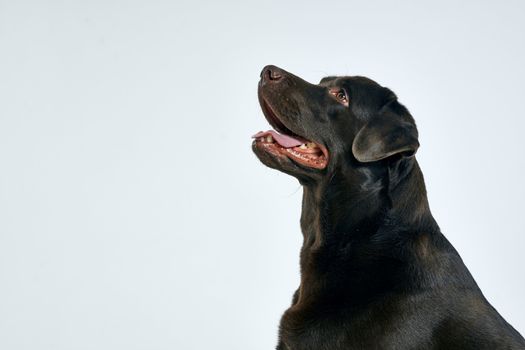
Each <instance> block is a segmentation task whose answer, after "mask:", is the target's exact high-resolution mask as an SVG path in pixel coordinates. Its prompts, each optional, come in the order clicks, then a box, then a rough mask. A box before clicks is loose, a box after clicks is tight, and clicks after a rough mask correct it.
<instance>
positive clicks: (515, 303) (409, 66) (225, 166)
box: [0, 0, 525, 350]
mask: <svg viewBox="0 0 525 350" xmlns="http://www.w3.org/2000/svg"><path fill="white" fill-rule="evenodd" d="M524 18H525V5H524V3H523V2H522V1H505V2H500V1H493V2H487V1H472V2H461V3H460V2H457V1H448V2H447V1H440V2H433V3H430V2H428V3H425V2H422V1H412V2H395V4H394V2H393V1H382V2H378V1H367V2H365V1H338V2H325V3H324V4H321V2H318V1H315V2H314V1H311V2H310V1H295V2H284V1H282V2H281V1H271V2H269V1H264V2H263V1H257V2H253V1H242V2H241V1H239V2H233V1H229V2H225V1H221V2H219V1H192V2H190V1H187V2H181V1H144V2H129V1H126V2H125V1H122V2H117V1H83V2H80V1H78V2H67V1H32V2H31V1H7V0H3V1H0V50H1V51H0V348H1V349H6V350H12V349H13V350H14V349H53V350H60V349H64V350H65V349H68V350H70V349H181V350H191V349H199V350H200V349H225V350H226V349H228V350H232V349H233V350H235V349H255V350H258V349H261V350H262V349H272V348H273V347H274V346H275V344H276V334H277V323H278V320H279V318H280V315H281V313H282V311H283V310H284V309H285V308H286V307H287V306H288V305H289V303H290V299H291V295H292V293H293V291H294V289H295V288H296V287H297V286H298V283H299V275H298V255H299V248H300V244H301V234H300V231H299V210H300V208H299V205H300V200H301V189H300V186H299V184H298V183H297V182H296V181H295V180H294V179H292V178H290V177H287V176H286V175H284V174H280V173H278V172H275V171H273V170H269V169H267V168H265V167H263V166H262V165H261V164H260V163H259V162H258V161H257V160H256V158H255V156H254V155H253V154H252V153H251V149H250V144H251V140H250V136H251V135H252V134H253V133H254V132H256V131H259V130H265V129H268V126H267V123H266V122H265V120H264V118H263V116H262V113H261V112H260V110H259V107H258V102H257V98H256V85H257V81H258V77H259V72H260V69H261V68H262V67H263V66H264V65H266V64H276V65H279V66H281V67H283V68H285V69H288V70H290V71H292V72H294V73H296V74H298V75H300V76H302V77H304V78H305V79H307V80H309V81H312V82H317V81H318V80H319V79H320V78H321V77H322V76H325V75H328V74H338V75H344V74H349V75H354V74H355V75H357V74H359V75H366V76H369V77H371V78H373V79H375V80H377V81H378V82H380V83H381V84H383V85H386V86H388V87H390V88H392V89H393V90H394V91H395V92H396V93H397V95H398V96H399V99H400V100H401V102H403V103H405V104H406V105H407V106H408V107H409V109H410V110H411V112H412V113H413V115H414V117H415V118H416V121H417V123H418V126H419V130H420V135H421V138H420V141H421V145H422V146H421V148H420V150H419V152H418V155H417V158H418V160H419V162H420V164H421V167H422V169H423V172H424V174H425V178H426V182H427V187H428V192H429V200H430V204H431V208H432V211H433V213H434V215H435V217H436V219H437V221H438V222H439V224H440V226H441V228H442V230H443V232H444V233H445V234H446V235H447V237H448V238H449V239H450V240H451V241H452V243H453V244H454V245H455V247H456V248H457V249H458V250H459V252H460V253H461V255H462V257H463V259H464V261H465V262H466V264H467V266H468V267H469V268H470V270H471V272H472V273H473V275H474V276H475V278H476V280H477V281H478V283H479V285H480V286H481V288H482V289H483V290H484V293H485V295H486V296H487V298H488V299H489V301H490V302H491V303H492V304H493V305H494V306H495V307H496V308H497V309H498V310H499V311H500V312H501V314H502V315H503V316H504V317H505V318H506V319H507V320H508V321H509V322H510V323H511V324H513V325H514V326H515V328H516V329H518V330H519V331H520V332H522V333H524V332H525V315H524V311H525V298H524V295H525V280H524V264H525V254H524V251H525V229H524V227H525V226H524V225H525V221H524V219H523V216H524V205H523V197H524V195H525V185H524V175H523V172H524V170H525V161H524V156H523V152H524V150H525V139H524V136H523V135H524V132H525V130H524V126H525V123H524V121H523V120H524V115H523V104H524V93H525V65H524V62H525V48H524V46H525V21H524Z"/></svg>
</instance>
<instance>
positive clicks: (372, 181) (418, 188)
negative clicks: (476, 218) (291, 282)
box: [253, 66, 525, 350]
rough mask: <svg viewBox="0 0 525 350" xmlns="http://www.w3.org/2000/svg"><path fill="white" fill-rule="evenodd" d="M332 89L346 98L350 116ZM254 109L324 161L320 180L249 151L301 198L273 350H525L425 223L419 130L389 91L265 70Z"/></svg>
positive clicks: (352, 80) (349, 80)
mask: <svg viewBox="0 0 525 350" xmlns="http://www.w3.org/2000/svg"><path fill="white" fill-rule="evenodd" d="M330 88H336V89H341V88H342V89H344V90H345V91H346V93H347V94H348V97H349V106H348V107H346V106H344V105H343V104H341V103H339V102H338V101H337V100H336V99H334V96H333V95H332V94H330V93H329V89H330ZM259 99H260V101H261V105H262V106H263V109H264V108H271V110H272V112H273V113H274V114H275V115H276V116H277V117H278V120H275V118H274V119H272V118H268V119H269V121H270V123H271V124H272V125H273V126H274V127H275V128H276V129H278V130H280V131H284V132H287V133H295V134H298V135H300V136H303V137H306V138H308V139H310V140H313V141H315V142H316V143H319V144H322V145H325V146H326V147H327V149H328V150H329V152H330V161H329V164H328V167H327V168H326V169H323V170H316V169H310V168H307V167H304V166H301V165H299V164H297V163H295V162H294V161H292V160H290V159H288V158H286V157H276V156H273V155H271V154H269V153H267V152H265V151H264V150H263V149H260V148H258V147H257V145H256V143H254V145H253V149H254V152H255V153H256V155H257V156H258V157H259V159H260V160H261V161H262V162H263V163H264V164H266V165H267V166H269V167H272V168H275V169H278V170H280V171H283V172H285V173H288V174H290V175H292V176H295V177H296V178H297V179H298V180H299V181H300V183H301V184H302V185H303V190H304V194H303V204H302V215H301V228H302V232H303V235H304V242H303V247H302V250H301V258H300V264H301V284H300V286H299V288H298V290H297V291H296V293H295V295H294V297H293V301H292V305H291V307H290V308H289V309H288V310H286V312H285V313H284V315H283V317H282V319H281V324H280V332H279V344H278V346H277V349H278V350H325V349H326V350H342V349H345V350H346V349H367V350H371V349H399V350H407V349H447V350H450V349H472V350H474V349H475V350H479V349H491V350H493V349H525V341H524V339H523V338H522V336H521V335H520V334H519V333H518V332H517V331H516V330H515V329H514V328H513V327H512V326H510V325H509V324H508V323H507V322H506V321H505V320H504V319H503V318H502V317H501V316H500V315H499V314H498V312H497V311H496V310H495V309H494V308H493V307H492V306H491V305H490V304H489V303H488V301H487V300H486V299H485V297H484V296H483V294H482V293H481V291H480V290H479V288H478V286H477V285H476V282H475V281H474V279H473V278H472V276H471V274H470V273H469V271H468V269H467V268H466V267H465V265H464V264H463V262H462V260H461V258H460V256H459V255H458V253H457V252H456V250H455V249H454V248H453V247H452V245H451V244H450V243H449V242H448V241H447V239H446V238H445V237H444V236H443V234H442V233H441V232H440V229H439V227H438V225H437V223H436V222H435V220H434V218H433V217H432V214H431V212H430V210H429V206H428V202H427V196H426V190H425V184H424V181H423V175H422V173H421V170H420V168H419V166H418V163H417V161H416V159H415V156H414V154H415V152H416V151H417V148H418V146H419V143H418V140H417V129H416V127H415V123H414V120H413V118H412V117H411V115H410V113H409V112H408V110H407V109H406V108H405V107H404V106H403V105H401V104H400V103H399V102H398V101H397V98H396V96H395V95H394V93H392V91H390V90H389V89H387V88H384V87H381V86H380V85H378V84H377V83H375V82H374V81H372V80H370V79H367V78H364V77H328V78H325V79H323V80H322V81H321V82H320V84H318V85H314V84H310V83H308V82H306V81H304V80H302V79H300V78H299V77H297V76H294V75H292V74H290V73H288V72H286V71H284V70H282V69H280V68H277V67H274V66H268V67H265V68H264V69H263V72H262V73H261V81H260V83H259ZM265 114H267V113H265Z"/></svg>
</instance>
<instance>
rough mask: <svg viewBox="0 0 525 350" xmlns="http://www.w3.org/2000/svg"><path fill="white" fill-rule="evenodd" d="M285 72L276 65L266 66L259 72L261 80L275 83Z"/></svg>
mask: <svg viewBox="0 0 525 350" xmlns="http://www.w3.org/2000/svg"><path fill="white" fill-rule="evenodd" d="M284 74H285V72H284V71H283V70H282V69H281V68H278V67H276V66H266V67H264V68H263V70H262V72H261V81H262V82H265V83H277V82H279V81H280V80H282V78H283V77H284Z"/></svg>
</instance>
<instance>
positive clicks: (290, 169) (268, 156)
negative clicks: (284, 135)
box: [252, 140, 323, 181]
mask: <svg viewBox="0 0 525 350" xmlns="http://www.w3.org/2000/svg"><path fill="white" fill-rule="evenodd" d="M252 150H253V152H254V153H255V155H256V156H257V158H259V160H260V161H261V163H263V164H264V165H266V166H267V167H269V168H272V169H275V170H279V171H281V172H283V173H285V174H288V175H291V176H293V177H296V178H297V179H299V180H300V181H302V180H312V179H317V178H318V177H320V176H321V175H322V173H323V172H322V171H321V170H320V169H315V168H310V167H307V166H304V165H301V164H300V163H298V162H295V161H293V160H292V159H290V158H289V157H287V156H286V155H284V154H282V153H280V152H279V150H276V149H275V148H274V147H272V146H269V145H264V144H262V143H261V142H258V141H256V140H255V141H253V143H252Z"/></svg>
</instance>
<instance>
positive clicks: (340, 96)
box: [330, 89, 348, 107]
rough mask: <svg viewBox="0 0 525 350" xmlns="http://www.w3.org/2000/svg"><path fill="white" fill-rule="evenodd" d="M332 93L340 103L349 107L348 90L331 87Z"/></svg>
mask: <svg viewBox="0 0 525 350" xmlns="http://www.w3.org/2000/svg"><path fill="white" fill-rule="evenodd" d="M330 94H332V95H333V96H334V97H335V99H336V100H337V101H339V103H341V104H343V105H345V106H347V107H348V96H347V95H346V91H345V90H343V89H330Z"/></svg>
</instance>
